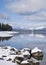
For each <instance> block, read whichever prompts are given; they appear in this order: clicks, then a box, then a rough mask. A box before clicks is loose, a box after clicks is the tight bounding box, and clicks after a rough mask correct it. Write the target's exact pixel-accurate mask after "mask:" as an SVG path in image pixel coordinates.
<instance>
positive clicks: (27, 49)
mask: <svg viewBox="0 0 46 65" xmlns="http://www.w3.org/2000/svg"><path fill="white" fill-rule="evenodd" d="M29 50H30V49H29V48H24V49H22V50H21V52H24V51H29Z"/></svg>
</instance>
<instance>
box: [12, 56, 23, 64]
mask: <svg viewBox="0 0 46 65" xmlns="http://www.w3.org/2000/svg"><path fill="white" fill-rule="evenodd" d="M23 59H24V58H23V56H22V55H17V56H16V57H15V58H14V61H13V62H17V63H19V64H20V63H21V61H23Z"/></svg>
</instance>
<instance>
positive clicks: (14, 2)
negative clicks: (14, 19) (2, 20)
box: [5, 0, 46, 21]
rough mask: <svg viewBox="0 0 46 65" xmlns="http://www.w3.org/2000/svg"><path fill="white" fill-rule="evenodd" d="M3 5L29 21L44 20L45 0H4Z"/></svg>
mask: <svg viewBox="0 0 46 65" xmlns="http://www.w3.org/2000/svg"><path fill="white" fill-rule="evenodd" d="M6 1H8V2H9V1H10V2H9V3H8V4H6V5H5V7H6V8H7V9H8V10H10V11H12V12H13V13H17V14H19V15H21V16H22V17H23V19H26V20H29V21H32V20H33V21H37V20H38V21H45V20H46V0H6Z"/></svg>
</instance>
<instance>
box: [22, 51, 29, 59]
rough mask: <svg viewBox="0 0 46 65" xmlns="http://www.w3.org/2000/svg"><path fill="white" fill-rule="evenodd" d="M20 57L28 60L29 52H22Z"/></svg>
mask: <svg viewBox="0 0 46 65" xmlns="http://www.w3.org/2000/svg"><path fill="white" fill-rule="evenodd" d="M22 55H23V56H24V58H25V59H28V58H29V57H30V53H29V51H25V52H23V53H22Z"/></svg>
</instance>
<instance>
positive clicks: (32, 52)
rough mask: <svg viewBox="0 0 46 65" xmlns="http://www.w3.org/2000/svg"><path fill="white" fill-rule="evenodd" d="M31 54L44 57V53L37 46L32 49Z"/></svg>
mask: <svg viewBox="0 0 46 65" xmlns="http://www.w3.org/2000/svg"><path fill="white" fill-rule="evenodd" d="M31 54H32V56H33V57H34V58H36V57H43V53H42V51H41V50H40V49H38V48H37V47H35V48H34V49H33V50H32V51H31Z"/></svg>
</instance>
